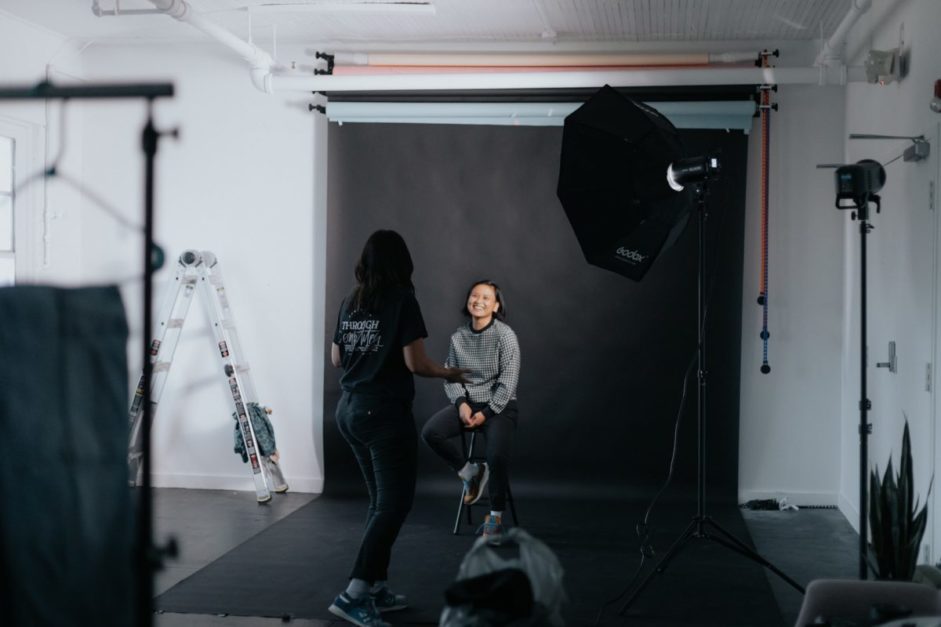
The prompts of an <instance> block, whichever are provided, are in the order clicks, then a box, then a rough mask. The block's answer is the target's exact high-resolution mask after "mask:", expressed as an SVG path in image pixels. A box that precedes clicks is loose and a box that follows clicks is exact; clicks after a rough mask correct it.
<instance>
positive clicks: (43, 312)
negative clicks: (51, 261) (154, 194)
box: [0, 286, 134, 627]
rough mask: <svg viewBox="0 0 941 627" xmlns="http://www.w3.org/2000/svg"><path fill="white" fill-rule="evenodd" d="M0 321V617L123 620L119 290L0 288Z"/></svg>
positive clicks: (45, 621) (127, 566) (125, 545)
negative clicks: (0, 501) (0, 502)
mask: <svg viewBox="0 0 941 627" xmlns="http://www.w3.org/2000/svg"><path fill="white" fill-rule="evenodd" d="M0 320H2V324H0V433H2V434H3V437H2V438H0V494H2V495H3V500H4V504H3V515H2V516H0V580H2V581H3V582H4V584H3V587H2V588H0V592H2V594H0V616H2V617H3V622H4V624H10V625H56V626H63V625H66V626H67V625H96V626H102V625H105V626H107V625H115V626H118V625H120V626H122V627H123V626H126V625H130V624H132V622H133V619H132V616H133V601H132V599H133V595H134V587H133V582H134V579H133V577H132V575H133V568H132V558H133V555H134V553H133V529H132V523H133V520H132V512H131V503H130V493H129V489H128V484H127V458H126V456H127V437H128V435H127V434H128V429H127V393H128V388H127V367H126V361H127V360H126V355H125V351H126V346H127V336H128V330H127V323H126V320H125V316H124V308H123V305H122V303H121V297H120V295H119V293H118V291H117V289H116V288H84V289H57V288H49V287H36V286H26V287H10V288H3V289H0Z"/></svg>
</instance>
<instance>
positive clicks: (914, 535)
mask: <svg viewBox="0 0 941 627" xmlns="http://www.w3.org/2000/svg"><path fill="white" fill-rule="evenodd" d="M913 466H914V465H913V464H912V447H911V435H910V433H909V429H908V419H907V417H906V420H905V429H904V432H903V434H902V456H901V459H900V462H899V470H898V473H897V474H896V473H895V472H894V469H893V467H892V458H891V457H890V458H889V464H888V466H887V467H886V469H885V473H884V474H883V475H882V477H881V478H880V477H879V468H878V466H876V468H875V470H873V471H871V472H870V477H869V487H870V493H869V504H870V510H869V526H870V528H871V530H872V543H871V549H872V552H873V554H874V556H875V558H876V564H877V567H878V573H877V574H878V577H879V578H880V579H898V580H908V581H910V580H911V578H912V576H913V575H914V573H915V565H916V564H917V562H918V550H919V548H920V547H921V540H922V538H923V536H924V533H925V527H926V525H927V520H928V496H930V494H931V489H932V487H933V486H934V477H932V478H931V483H929V485H928V493H927V495H926V496H925V504H924V505H923V506H921V509H920V510H919V505H920V499H916V498H915V481H914V470H913Z"/></svg>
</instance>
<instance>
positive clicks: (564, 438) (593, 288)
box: [324, 124, 747, 501]
mask: <svg viewBox="0 0 941 627" xmlns="http://www.w3.org/2000/svg"><path fill="white" fill-rule="evenodd" d="M561 139H562V129H561V128H559V127H522V128H519V127H493V126H446V125H399V124H384V125H383V124H375V125H374V124H347V125H344V126H338V125H336V124H331V126H330V134H329V161H328V164H329V180H328V212H327V231H328V233H327V282H326V289H327V293H326V305H327V316H326V319H327V324H326V327H327V328H326V329H324V333H325V337H326V346H327V348H328V350H329V346H330V342H331V339H332V335H333V330H334V325H335V323H336V311H337V309H338V307H339V305H340V302H341V300H342V298H343V296H344V295H345V294H346V293H348V291H349V290H350V288H351V287H352V285H353V267H354V265H355V262H356V259H357V258H358V255H359V253H360V251H361V250H362V245H363V243H364V242H365V240H366V238H367V237H368V236H369V234H370V233H371V232H373V231H374V230H376V229H380V228H388V229H394V230H397V231H398V232H400V233H401V234H402V235H403V237H404V238H405V241H406V242H407V243H408V245H409V248H410V250H411V253H412V257H413V259H414V262H415V267H416V270H415V275H414V277H413V280H414V283H415V287H416V295H417V297H418V301H419V303H420V304H421V306H422V311H423V314H424V317H425V323H426V326H427V328H428V331H429V335H430V337H429V338H428V339H427V340H426V346H427V349H428V353H429V355H431V356H432V357H434V358H438V359H441V360H442V361H443V359H444V357H445V356H446V354H447V343H448V337H449V336H450V334H451V332H452V331H453V330H454V329H455V328H456V327H457V326H458V325H459V324H461V323H462V321H463V320H464V319H463V317H462V316H461V315H460V313H459V311H460V308H461V307H462V305H463V302H462V301H463V298H464V295H465V292H466V289H467V287H468V285H469V284H470V282H471V281H473V280H476V279H479V278H490V279H493V280H494V281H496V282H497V283H499V284H500V285H501V287H502V288H503V291H504V295H505V297H506V311H507V313H508V317H507V323H508V324H510V326H512V327H513V328H514V330H515V331H516V333H517V336H518V337H519V341H520V348H521V353H522V374H521V378H520V383H519V389H518V396H519V404H520V423H519V429H518V432H517V443H516V448H515V451H514V455H513V461H512V467H511V481H512V484H513V486H514V492H515V493H516V496H517V498H522V497H525V496H526V495H527V494H532V493H533V492H535V491H539V492H540V493H544V494H558V495H560V496H561V495H566V494H568V495H569V496H572V495H579V494H581V495H586V496H587V495H596V494H611V495H622V496H637V495H647V494H650V493H651V492H652V490H654V489H656V488H657V487H658V486H659V485H660V484H661V482H662V481H663V479H664V478H665V476H666V472H667V469H668V463H669V459H670V451H671V446H672V437H673V426H674V418H675V415H676V411H677V408H678V406H679V402H680V396H681V391H682V380H683V374H684V372H685V370H686V368H687V366H688V364H689V363H690V359H691V358H692V357H693V355H694V352H695V341H696V280H697V277H696V268H697V266H696V254H697V253H696V226H695V220H691V221H690V224H689V227H688V228H687V229H686V231H685V232H684V234H683V235H682V237H681V238H680V239H679V240H678V242H677V243H676V244H675V245H674V246H673V248H671V249H669V250H667V251H665V252H664V253H663V254H662V255H661V256H660V258H659V259H658V260H657V261H656V262H655V264H654V266H653V267H652V269H651V270H650V272H649V273H648V274H647V275H646V277H644V280H643V281H641V282H633V281H631V280H629V279H626V278H623V277H621V276H620V275H617V274H614V273H611V272H608V271H606V270H602V269H599V268H596V267H594V266H590V265H588V264H587V262H585V260H584V257H583V256H582V253H581V250H580V249H579V247H578V244H577V242H576V239H575V235H574V233H573V232H572V231H571V228H570V226H569V224H568V221H567V219H566V217H565V213H564V211H563V210H562V208H561V205H560V204H559V201H558V199H557V198H556V195H555V188H556V183H557V177H558V171H559V151H560V147H561ZM683 140H684V142H685V145H686V148H687V154H688V155H695V154H701V153H703V152H705V151H707V150H715V149H720V150H721V151H722V158H723V166H724V171H723V177H722V178H721V179H720V180H719V181H718V182H717V183H714V184H713V185H712V188H711V189H712V194H711V197H710V202H709V207H710V216H709V220H708V222H707V244H708V252H707V255H708V257H707V270H708V275H707V278H708V280H709V283H710V285H712V286H713V287H712V289H711V293H710V305H709V314H708V322H707V327H706V329H707V344H706V348H707V351H708V352H707V365H708V370H709V378H708V387H707V390H708V393H707V407H708V412H707V415H708V429H707V434H708V437H707V450H708V473H707V482H708V483H707V486H708V490H709V491H708V498H709V499H710V500H714V501H734V500H736V498H737V482H738V415H739V362H740V342H741V298H742V297H741V294H742V255H743V231H744V189H745V170H746V168H745V158H746V152H747V150H746V148H747V138H746V136H744V135H743V134H741V133H740V132H724V131H684V132H683ZM625 175H626V176H627V175H628V174H627V173H625ZM324 358H325V359H326V360H327V363H328V364H329V356H328V355H324ZM338 379H339V371H337V370H335V369H333V368H331V367H328V368H327V369H326V374H325V379H324V450H325V458H326V459H325V480H326V484H325V491H326V492H327V493H333V494H335V493H339V492H342V491H345V490H348V489H353V490H363V489H364V488H363V487H362V480H361V477H360V475H359V471H358V469H357V468H356V465H355V462H354V460H353V457H352V454H351V453H350V451H349V449H348V448H347V446H346V444H345V443H344V442H343V440H342V437H341V436H340V435H339V433H338V432H337V429H336V423H335V421H334V419H333V413H334V409H335V407H336V402H337V400H338V398H339V386H338ZM688 386H689V387H688V397H687V401H686V405H685V411H684V412H683V418H682V426H681V435H680V447H679V453H678V455H679V459H678V463H677V471H676V478H675V480H674V488H673V490H671V492H670V493H669V494H672V495H678V494H691V493H692V492H693V490H694V488H695V482H696V475H695V469H696V446H695V443H696V424H695V421H696V377H695V371H693V372H692V373H691V376H690V379H689V382H688ZM446 402H447V399H446V397H445V396H444V392H443V390H442V386H441V382H440V381H439V380H428V379H421V378H418V377H416V398H415V404H414V414H415V419H416V422H417V424H418V427H419V429H420V428H421V425H422V424H423V423H424V422H425V420H427V418H428V417H429V416H430V415H431V414H432V413H433V412H434V411H436V410H437V409H439V408H440V407H442V406H443V405H444V404H445V403H446ZM419 474H420V478H419V490H422V489H432V488H434V487H440V486H441V485H446V486H447V488H448V489H449V490H450V491H452V492H453V493H454V494H455V498H457V494H458V493H459V490H460V487H459V484H458V483H457V480H456V479H454V478H453V476H452V475H451V474H450V473H449V472H448V471H447V470H446V468H445V467H444V464H443V463H442V462H440V461H439V460H438V459H437V458H436V457H434V456H433V455H432V454H431V453H430V451H429V450H427V448H426V447H425V446H423V445H422V446H420V460H419Z"/></svg>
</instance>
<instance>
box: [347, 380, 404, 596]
mask: <svg viewBox="0 0 941 627" xmlns="http://www.w3.org/2000/svg"><path fill="white" fill-rule="evenodd" d="M336 418H337V426H338V427H339V429H340V433H341V434H342V435H343V437H344V438H345V439H346V441H347V442H348V443H349V445H350V447H351V448H352V449H353V453H354V454H355V455H356V461H357V462H359V467H360V470H362V471H363V478H364V479H365V480H366V487H367V488H368V489H369V511H368V514H367V517H366V531H365V533H364V534H363V540H362V542H361V543H360V547H359V554H358V555H357V556H356V563H355V564H354V565H353V572H352V573H351V574H350V578H355V579H363V580H365V581H367V582H369V583H370V584H372V583H373V582H376V581H385V580H388V578H389V573H388V570H389V557H390V555H391V553H392V545H393V544H394V543H395V539H396V538H397V537H398V535H399V530H400V529H401V528H402V523H403V522H405V517H406V515H407V514H408V512H409V511H410V510H411V509H412V502H413V501H414V499H415V478H416V475H417V458H418V438H417V434H416V431H415V420H414V418H413V417H412V408H411V404H410V403H408V402H405V401H401V400H391V399H388V398H382V397H375V396H364V395H361V394H359V395H357V394H350V393H348V392H344V393H343V396H342V397H341V398H340V402H339V404H338V405H337V413H336Z"/></svg>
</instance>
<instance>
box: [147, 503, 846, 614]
mask: <svg viewBox="0 0 941 627" xmlns="http://www.w3.org/2000/svg"><path fill="white" fill-rule="evenodd" d="M154 492H155V496H154V513H155V518H154V533H155V538H156V539H157V541H158V542H160V543H163V542H165V541H166V539H167V538H168V537H169V536H173V537H175V538H176V542H177V544H178V545H179V549H180V555H179V556H178V557H177V558H176V559H174V560H172V561H169V562H168V564H167V566H166V567H165V568H164V569H163V570H162V571H161V572H159V573H158V574H157V576H156V579H155V585H154V588H155V594H156V595H159V594H161V593H162V592H164V591H166V590H168V589H169V588H171V587H172V586H174V585H176V584H177V583H178V582H180V581H182V580H183V579H185V578H186V577H188V576H190V575H191V574H193V573H195V572H196V571H197V570H199V569H201V568H202V567H203V566H205V565H207V564H209V563H210V562H212V561H214V560H215V559H217V558H219V557H221V556H222V555H224V554H225V553H226V552H228V551H230V550H232V549H233V548H235V547H236V546H238V545H239V544H241V543H242V542H244V541H246V540H248V539H249V538H251V537H252V536H254V535H255V534H257V533H259V532H261V531H262V530H264V529H265V528H267V527H268V526H270V525H272V524H274V523H275V522H277V521H278V520H280V519H282V518H284V517H285V516H288V515H289V514H291V513H292V512H294V511H295V510H297V509H298V508H300V507H302V506H304V505H305V504H307V503H308V502H310V501H311V500H312V499H313V498H315V496H314V495H310V494H292V493H288V494H285V495H275V498H274V499H273V500H272V502H271V503H270V504H269V505H267V506H257V505H254V503H253V497H254V495H253V494H251V493H248V492H232V491H221V490H182V489H157V490H155V491H154ZM246 501H247V502H249V503H252V507H246ZM743 515H744V518H745V521H746V524H747V525H748V528H749V532H750V534H751V536H752V539H753V541H754V543H755V547H756V549H757V551H758V553H759V554H761V555H762V556H763V557H764V558H765V559H767V560H768V561H770V562H771V563H772V564H774V565H775V566H776V567H778V568H779V569H780V570H782V571H783V572H785V573H786V574H787V575H788V576H790V577H791V578H793V579H794V580H796V581H797V582H798V583H800V584H801V585H806V584H807V583H808V582H809V581H811V580H812V579H817V578H825V577H848V578H853V577H855V575H856V568H857V558H856V543H857V542H858V537H857V535H856V532H855V531H853V528H852V527H851V526H850V524H849V522H848V521H847V520H846V519H845V518H844V517H843V515H842V514H841V513H840V512H839V511H838V510H836V509H805V510H800V511H797V512H793V511H789V512H778V511H747V510H746V511H743ZM765 572H766V576H767V577H768V580H769V582H770V584H771V588H772V590H773V592H774V594H775V598H776V599H777V600H778V604H779V607H780V609H781V613H782V615H783V617H784V623H785V625H793V624H794V622H795V621H796V618H797V614H798V612H799V611H800V604H801V599H802V595H801V594H800V593H798V592H797V591H795V590H794V589H793V588H791V587H790V586H789V585H788V584H787V583H785V582H784V581H783V580H781V579H780V578H779V577H777V576H776V575H774V574H773V573H770V572H768V571H767V570H766V571H765ZM154 624H155V625H156V626H157V627H184V626H185V627H256V626H257V627H265V626H273V625H283V624H286V621H282V620H280V619H277V618H260V617H243V616H227V615H197V614H172V613H161V614H157V615H156V617H155V621H154ZM289 624H291V625H295V626H298V627H309V626H317V627H323V626H325V625H341V624H343V625H345V624H346V623H343V622H342V621H322V620H307V619H293V620H290V621H289Z"/></svg>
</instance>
